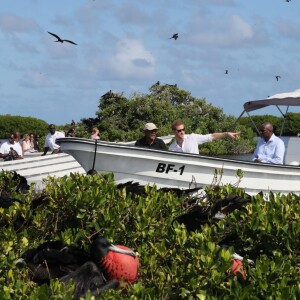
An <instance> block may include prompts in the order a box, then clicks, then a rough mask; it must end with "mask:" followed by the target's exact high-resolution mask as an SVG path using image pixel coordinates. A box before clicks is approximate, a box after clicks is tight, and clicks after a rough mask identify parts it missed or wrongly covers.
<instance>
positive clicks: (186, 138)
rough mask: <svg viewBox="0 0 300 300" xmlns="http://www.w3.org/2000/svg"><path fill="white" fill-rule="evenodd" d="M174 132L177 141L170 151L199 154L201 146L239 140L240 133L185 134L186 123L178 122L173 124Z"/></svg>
mask: <svg viewBox="0 0 300 300" xmlns="http://www.w3.org/2000/svg"><path fill="white" fill-rule="evenodd" d="M172 130H173V132H174V134H175V138H176V140H175V141H174V142H173V143H172V144H171V145H170V147H169V150H170V151H175V152H186V153H193V154H199V147H198V146H199V145H201V144H203V143H206V142H212V141H214V140H218V139H223V138H225V137H230V138H232V139H235V140H237V139H239V134H240V133H239V132H216V133H211V134H205V135H203V134H195V133H192V134H185V128H184V123H183V121H181V120H177V121H175V122H174V123H173V124H172Z"/></svg>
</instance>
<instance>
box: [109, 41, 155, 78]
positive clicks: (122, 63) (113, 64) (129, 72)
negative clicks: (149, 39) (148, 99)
mask: <svg viewBox="0 0 300 300" xmlns="http://www.w3.org/2000/svg"><path fill="white" fill-rule="evenodd" d="M154 64H155V59H154V57H153V55H152V54H151V53H150V51H148V50H147V49H145V47H144V45H143V44H142V42H141V41H140V40H134V39H123V40H121V41H119V42H118V43H117V49H116V54H115V55H114V56H113V57H112V58H111V59H110V61H109V65H110V68H111V69H112V70H113V72H114V74H116V75H117V76H119V77H125V78H128V77H136V78H137V77H143V78H145V77H150V76H152V75H153V74H154V72H155V68H154Z"/></svg>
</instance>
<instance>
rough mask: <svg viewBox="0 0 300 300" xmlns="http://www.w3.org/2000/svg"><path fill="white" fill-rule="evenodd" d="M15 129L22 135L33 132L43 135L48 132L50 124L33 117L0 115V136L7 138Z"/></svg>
mask: <svg viewBox="0 0 300 300" xmlns="http://www.w3.org/2000/svg"><path fill="white" fill-rule="evenodd" d="M15 131H19V132H20V133H21V135H23V134H25V133H28V134H30V133H33V134H39V135H40V136H43V135H45V134H47V133H48V124H47V123H46V122H45V121H43V120H39V119H36V118H32V117H21V116H11V115H0V133H1V136H0V138H1V139H6V138H7V136H8V135H9V134H10V133H12V132H15Z"/></svg>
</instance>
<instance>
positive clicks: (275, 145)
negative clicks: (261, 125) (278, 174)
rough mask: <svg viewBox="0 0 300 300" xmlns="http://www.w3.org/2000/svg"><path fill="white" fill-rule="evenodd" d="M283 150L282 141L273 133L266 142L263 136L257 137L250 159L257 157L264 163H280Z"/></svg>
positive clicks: (281, 162)
mask: <svg viewBox="0 0 300 300" xmlns="http://www.w3.org/2000/svg"><path fill="white" fill-rule="evenodd" d="M284 152H285V146H284V142H283V141H282V139H280V138H279V137H277V136H275V134H274V133H273V134H272V136H271V138H270V139H269V140H268V141H267V142H266V141H265V140H264V139H263V138H260V139H259V141H258V143H257V146H256V149H255V151H254V154H253V157H252V161H254V160H255V159H259V160H261V162H264V163H271V164H281V165H282V164H283V157H284Z"/></svg>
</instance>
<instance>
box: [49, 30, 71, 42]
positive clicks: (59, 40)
mask: <svg viewBox="0 0 300 300" xmlns="http://www.w3.org/2000/svg"><path fill="white" fill-rule="evenodd" d="M48 33H49V34H51V35H53V36H54V37H56V38H57V41H54V42H60V43H63V42H68V43H71V44H73V45H77V44H76V43H74V42H72V41H70V40H63V39H61V38H60V37H59V36H58V35H57V34H55V33H52V32H49V31H48Z"/></svg>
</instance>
